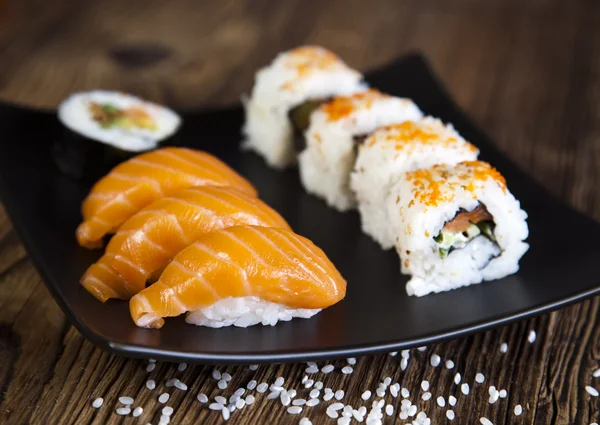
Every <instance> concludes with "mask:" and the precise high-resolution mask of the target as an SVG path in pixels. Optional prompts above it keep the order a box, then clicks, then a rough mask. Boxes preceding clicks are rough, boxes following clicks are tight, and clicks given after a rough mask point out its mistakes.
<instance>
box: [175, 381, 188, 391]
mask: <svg viewBox="0 0 600 425" xmlns="http://www.w3.org/2000/svg"><path fill="white" fill-rule="evenodd" d="M175 388H177V389H178V390H181V391H187V389H188V387H187V385H185V384H184V383H183V382H181V381H177V382H175Z"/></svg>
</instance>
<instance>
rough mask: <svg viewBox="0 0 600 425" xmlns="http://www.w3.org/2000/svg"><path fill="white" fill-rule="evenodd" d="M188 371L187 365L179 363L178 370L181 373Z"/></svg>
mask: <svg viewBox="0 0 600 425" xmlns="http://www.w3.org/2000/svg"><path fill="white" fill-rule="evenodd" d="M186 369H187V363H179V365H178V366H177V370H178V371H180V372H183V371H184V370H186Z"/></svg>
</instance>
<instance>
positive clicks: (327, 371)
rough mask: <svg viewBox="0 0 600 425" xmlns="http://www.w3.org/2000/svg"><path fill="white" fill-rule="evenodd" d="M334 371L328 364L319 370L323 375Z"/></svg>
mask: <svg viewBox="0 0 600 425" xmlns="http://www.w3.org/2000/svg"><path fill="white" fill-rule="evenodd" d="M334 369H335V367H333V365H331V364H328V365H326V366H323V367H322V368H321V372H323V373H330V372H333V370H334Z"/></svg>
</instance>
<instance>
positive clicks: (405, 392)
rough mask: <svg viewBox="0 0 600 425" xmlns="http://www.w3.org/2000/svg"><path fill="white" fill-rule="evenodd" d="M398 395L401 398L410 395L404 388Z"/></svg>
mask: <svg viewBox="0 0 600 425" xmlns="http://www.w3.org/2000/svg"><path fill="white" fill-rule="evenodd" d="M400 394H402V397H404V398H408V397H410V393H409V392H408V390H407V389H406V388H402V390H401V391H400Z"/></svg>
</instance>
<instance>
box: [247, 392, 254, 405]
mask: <svg viewBox="0 0 600 425" xmlns="http://www.w3.org/2000/svg"><path fill="white" fill-rule="evenodd" d="M252 403H254V396H253V395H252V394H250V395H247V396H246V404H252Z"/></svg>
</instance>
